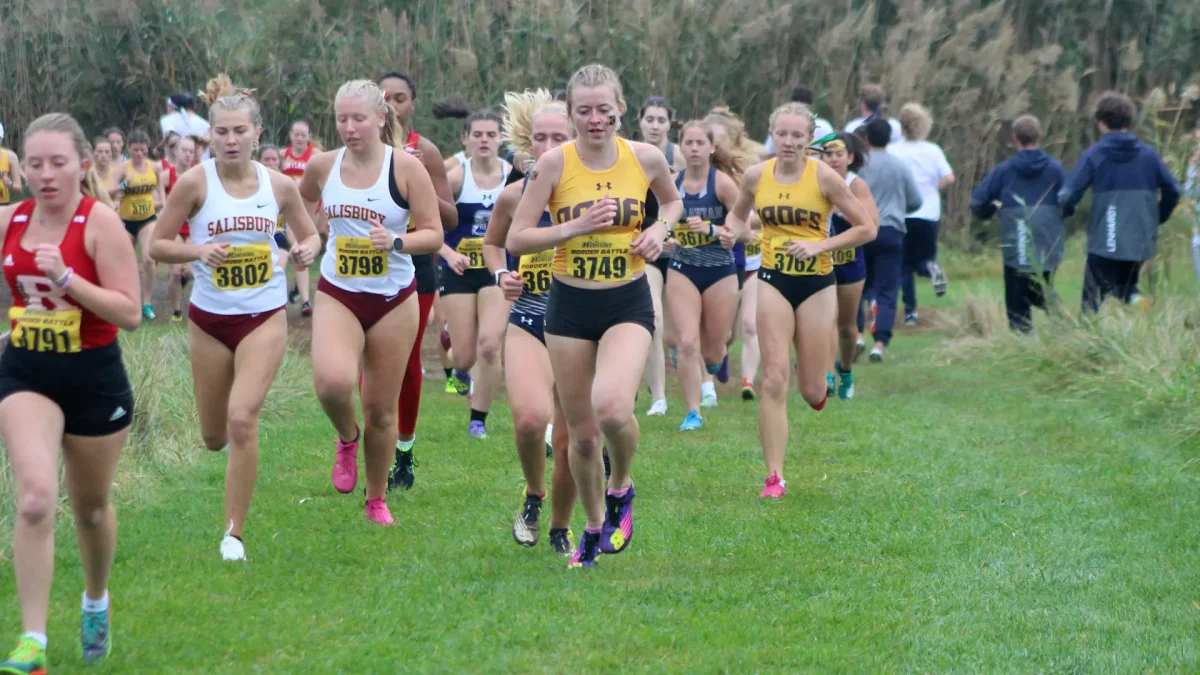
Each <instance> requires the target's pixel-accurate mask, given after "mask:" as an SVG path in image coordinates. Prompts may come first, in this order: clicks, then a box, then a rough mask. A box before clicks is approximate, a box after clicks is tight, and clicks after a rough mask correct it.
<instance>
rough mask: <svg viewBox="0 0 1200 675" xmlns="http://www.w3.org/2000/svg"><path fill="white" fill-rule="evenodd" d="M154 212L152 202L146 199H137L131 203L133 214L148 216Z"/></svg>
mask: <svg viewBox="0 0 1200 675" xmlns="http://www.w3.org/2000/svg"><path fill="white" fill-rule="evenodd" d="M153 214H154V202H153V201H151V200H147V199H139V200H137V201H135V202H134V203H133V215H135V216H145V217H147V218H149V217H150V216H151V215H153Z"/></svg>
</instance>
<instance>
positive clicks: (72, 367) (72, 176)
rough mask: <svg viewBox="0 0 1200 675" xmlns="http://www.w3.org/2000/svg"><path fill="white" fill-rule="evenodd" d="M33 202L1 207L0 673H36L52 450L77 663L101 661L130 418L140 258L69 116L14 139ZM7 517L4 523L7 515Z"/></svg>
mask: <svg viewBox="0 0 1200 675" xmlns="http://www.w3.org/2000/svg"><path fill="white" fill-rule="evenodd" d="M23 138H24V148H23V152H22V154H23V155H24V159H25V166H24V168H25V172H26V175H27V176H28V178H29V187H30V189H31V190H32V191H33V199H29V200H26V201H24V202H21V203H20V204H16V205H14V206H6V207H2V208H0V238H2V239H3V241H4V251H3V253H4V259H5V261H6V264H5V265H4V278H5V281H7V282H8V288H9V292H10V293H11V294H12V298H13V307H12V309H11V310H9V319H10V320H11V322H12V323H11V327H12V332H11V333H10V334H9V336H8V346H7V348H6V349H4V352H3V354H2V355H0V440H3V442H4V447H5V448H7V449H8V461H9V466H11V467H12V473H13V484H14V486H15V487H16V495H17V505H16V509H15V512H16V517H15V518H14V522H13V547H12V556H13V567H14V568H15V577H16V586H17V601H18V603H19V604H20V606H21V622H22V630H23V632H22V634H21V637H20V640H19V641H18V643H17V648H16V649H14V650H13V651H12V653H11V654H9V656H8V659H7V660H5V661H4V662H3V663H0V672H3V673H18V674H26V673H45V672H46V668H47V665H46V617H47V614H48V612H49V606H50V582H51V579H52V578H53V575H54V517H55V512H56V511H57V509H58V490H59V468H58V454H59V449H60V448H61V449H62V456H63V459H64V460H65V462H66V479H65V481H64V483H65V485H66V487H67V492H68V494H69V496H70V501H71V510H72V511H73V513H74V516H75V536H76V538H77V540H78V542H79V557H80V561H81V562H82V566H83V577H84V582H85V585H86V590H85V591H84V593H83V621H82V623H83V626H82V630H81V631H80V636H81V646H82V650H83V660H84V661H85V662H89V663H90V662H93V661H97V660H99V659H102V658H104V657H105V656H106V655H108V653H109V651H110V648H111V646H112V643H111V641H110V639H109V638H110V636H109V626H110V624H109V614H110V612H109V600H108V577H109V573H110V571H111V570H112V562H113V552H114V551H115V550H116V545H117V517H116V513H115V511H114V510H113V507H112V504H111V503H110V502H109V494H110V492H111V489H112V482H113V473H114V471H115V470H116V468H117V458H118V457H119V456H120V455H121V448H122V447H124V445H125V440H126V439H127V438H128V437H129V425H130V424H131V423H132V421H133V391H132V389H131V388H130V385H129V378H128V377H127V376H126V373H125V365H124V363H123V362H122V360H121V348H120V346H119V345H118V343H117V330H118V328H123V329H125V330H134V329H135V328H137V326H138V323H139V322H140V321H141V315H140V314H139V312H138V279H137V262H136V258H135V256H134V252H133V245H132V244H130V242H129V238H128V237H122V236H121V234H122V226H121V221H120V219H119V218H118V217H117V214H116V213H114V212H113V210H112V209H111V208H109V207H108V206H107V205H105V204H104V203H97V202H107V201H108V194H107V192H106V190H105V188H104V187H103V186H101V185H100V184H99V183H98V182H97V181H96V175H95V173H93V172H91V171H89V162H90V159H91V157H90V154H91V153H90V148H89V147H88V142H87V138H86V137H85V136H84V135H83V129H81V128H80V127H79V124H78V123H77V122H76V121H75V120H74V119H72V118H71V117H69V116H67V115H64V114H61V113H52V114H49V115H43V116H42V117H39V118H38V119H36V120H34V121H33V123H32V124H30V125H29V128H28V129H26V130H25V134H24V136H23ZM8 513H12V512H11V511H8Z"/></svg>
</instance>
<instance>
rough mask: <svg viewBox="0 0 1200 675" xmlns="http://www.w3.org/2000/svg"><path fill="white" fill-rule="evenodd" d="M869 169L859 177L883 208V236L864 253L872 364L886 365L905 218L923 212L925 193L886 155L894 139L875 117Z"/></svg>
mask: <svg viewBox="0 0 1200 675" xmlns="http://www.w3.org/2000/svg"><path fill="white" fill-rule="evenodd" d="M865 128H866V136H867V144H868V145H869V146H870V148H871V151H870V152H869V153H868V154H867V165H866V166H864V167H863V168H862V170H861V171H859V172H858V175H859V177H860V178H862V179H863V180H864V181H866V182H867V187H869V188H871V196H872V197H874V198H875V204H876V206H878V207H879V235H878V236H877V237H875V241H872V242H870V243H869V244H867V245H866V246H865V247H864V251H863V252H864V253H865V254H866V256H867V280H866V288H867V289H868V292H869V293H870V295H871V297H872V298H873V300H874V305H875V310H874V314H875V317H874V320H873V321H872V322H871V324H872V325H871V332H872V333H873V334H874V336H875V346H874V347H872V348H871V360H872V361H874V362H876V363H878V362H880V361H883V351H884V349H886V348H887V346H888V343H889V342H891V340H892V327H893V326H894V325H895V323H896V296H897V294H898V292H899V290H900V269H901V267H902V266H903V264H904V232H905V224H904V219H905V216H906V215H907V214H909V213H912V212H913V211H916V210H917V209H919V208H921V193H920V192H918V191H917V182H916V180H915V179H914V178H913V175H912V171H911V170H910V169H909V168H908V165H907V164H905V163H904V161H902V160H901V159H899V158H897V157H894V156H892V155H891V154H889V153H888V151H887V145H888V143H889V142H890V141H891V138H892V127H891V125H890V124H888V121H887V120H885V119H883V118H881V117H877V118H875V119H873V120H870V121H869V122H867V124H866V126H865Z"/></svg>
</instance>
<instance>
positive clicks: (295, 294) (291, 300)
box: [288, 284, 300, 305]
mask: <svg viewBox="0 0 1200 675" xmlns="http://www.w3.org/2000/svg"><path fill="white" fill-rule="evenodd" d="M299 301H300V285H299V284H297V285H294V286H292V290H290V291H288V304H289V305H294V304H296V303H297V302H299Z"/></svg>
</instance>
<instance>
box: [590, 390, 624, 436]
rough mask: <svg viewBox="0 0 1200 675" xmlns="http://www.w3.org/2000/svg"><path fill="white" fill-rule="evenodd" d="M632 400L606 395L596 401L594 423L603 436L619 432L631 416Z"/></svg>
mask: <svg viewBox="0 0 1200 675" xmlns="http://www.w3.org/2000/svg"><path fill="white" fill-rule="evenodd" d="M631 403H632V401H622V400H619V399H618V398H617V397H615V396H607V397H604V398H602V399H601V400H599V401H597V402H596V405H595V408H596V425H597V426H598V427H600V433H602V434H604V435H605V436H615V435H616V434H619V433H620V432H621V430H622V429H624V428H625V425H626V424H628V423H629V420H630V419H631V418H632V417H633V406H632V405H631Z"/></svg>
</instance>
